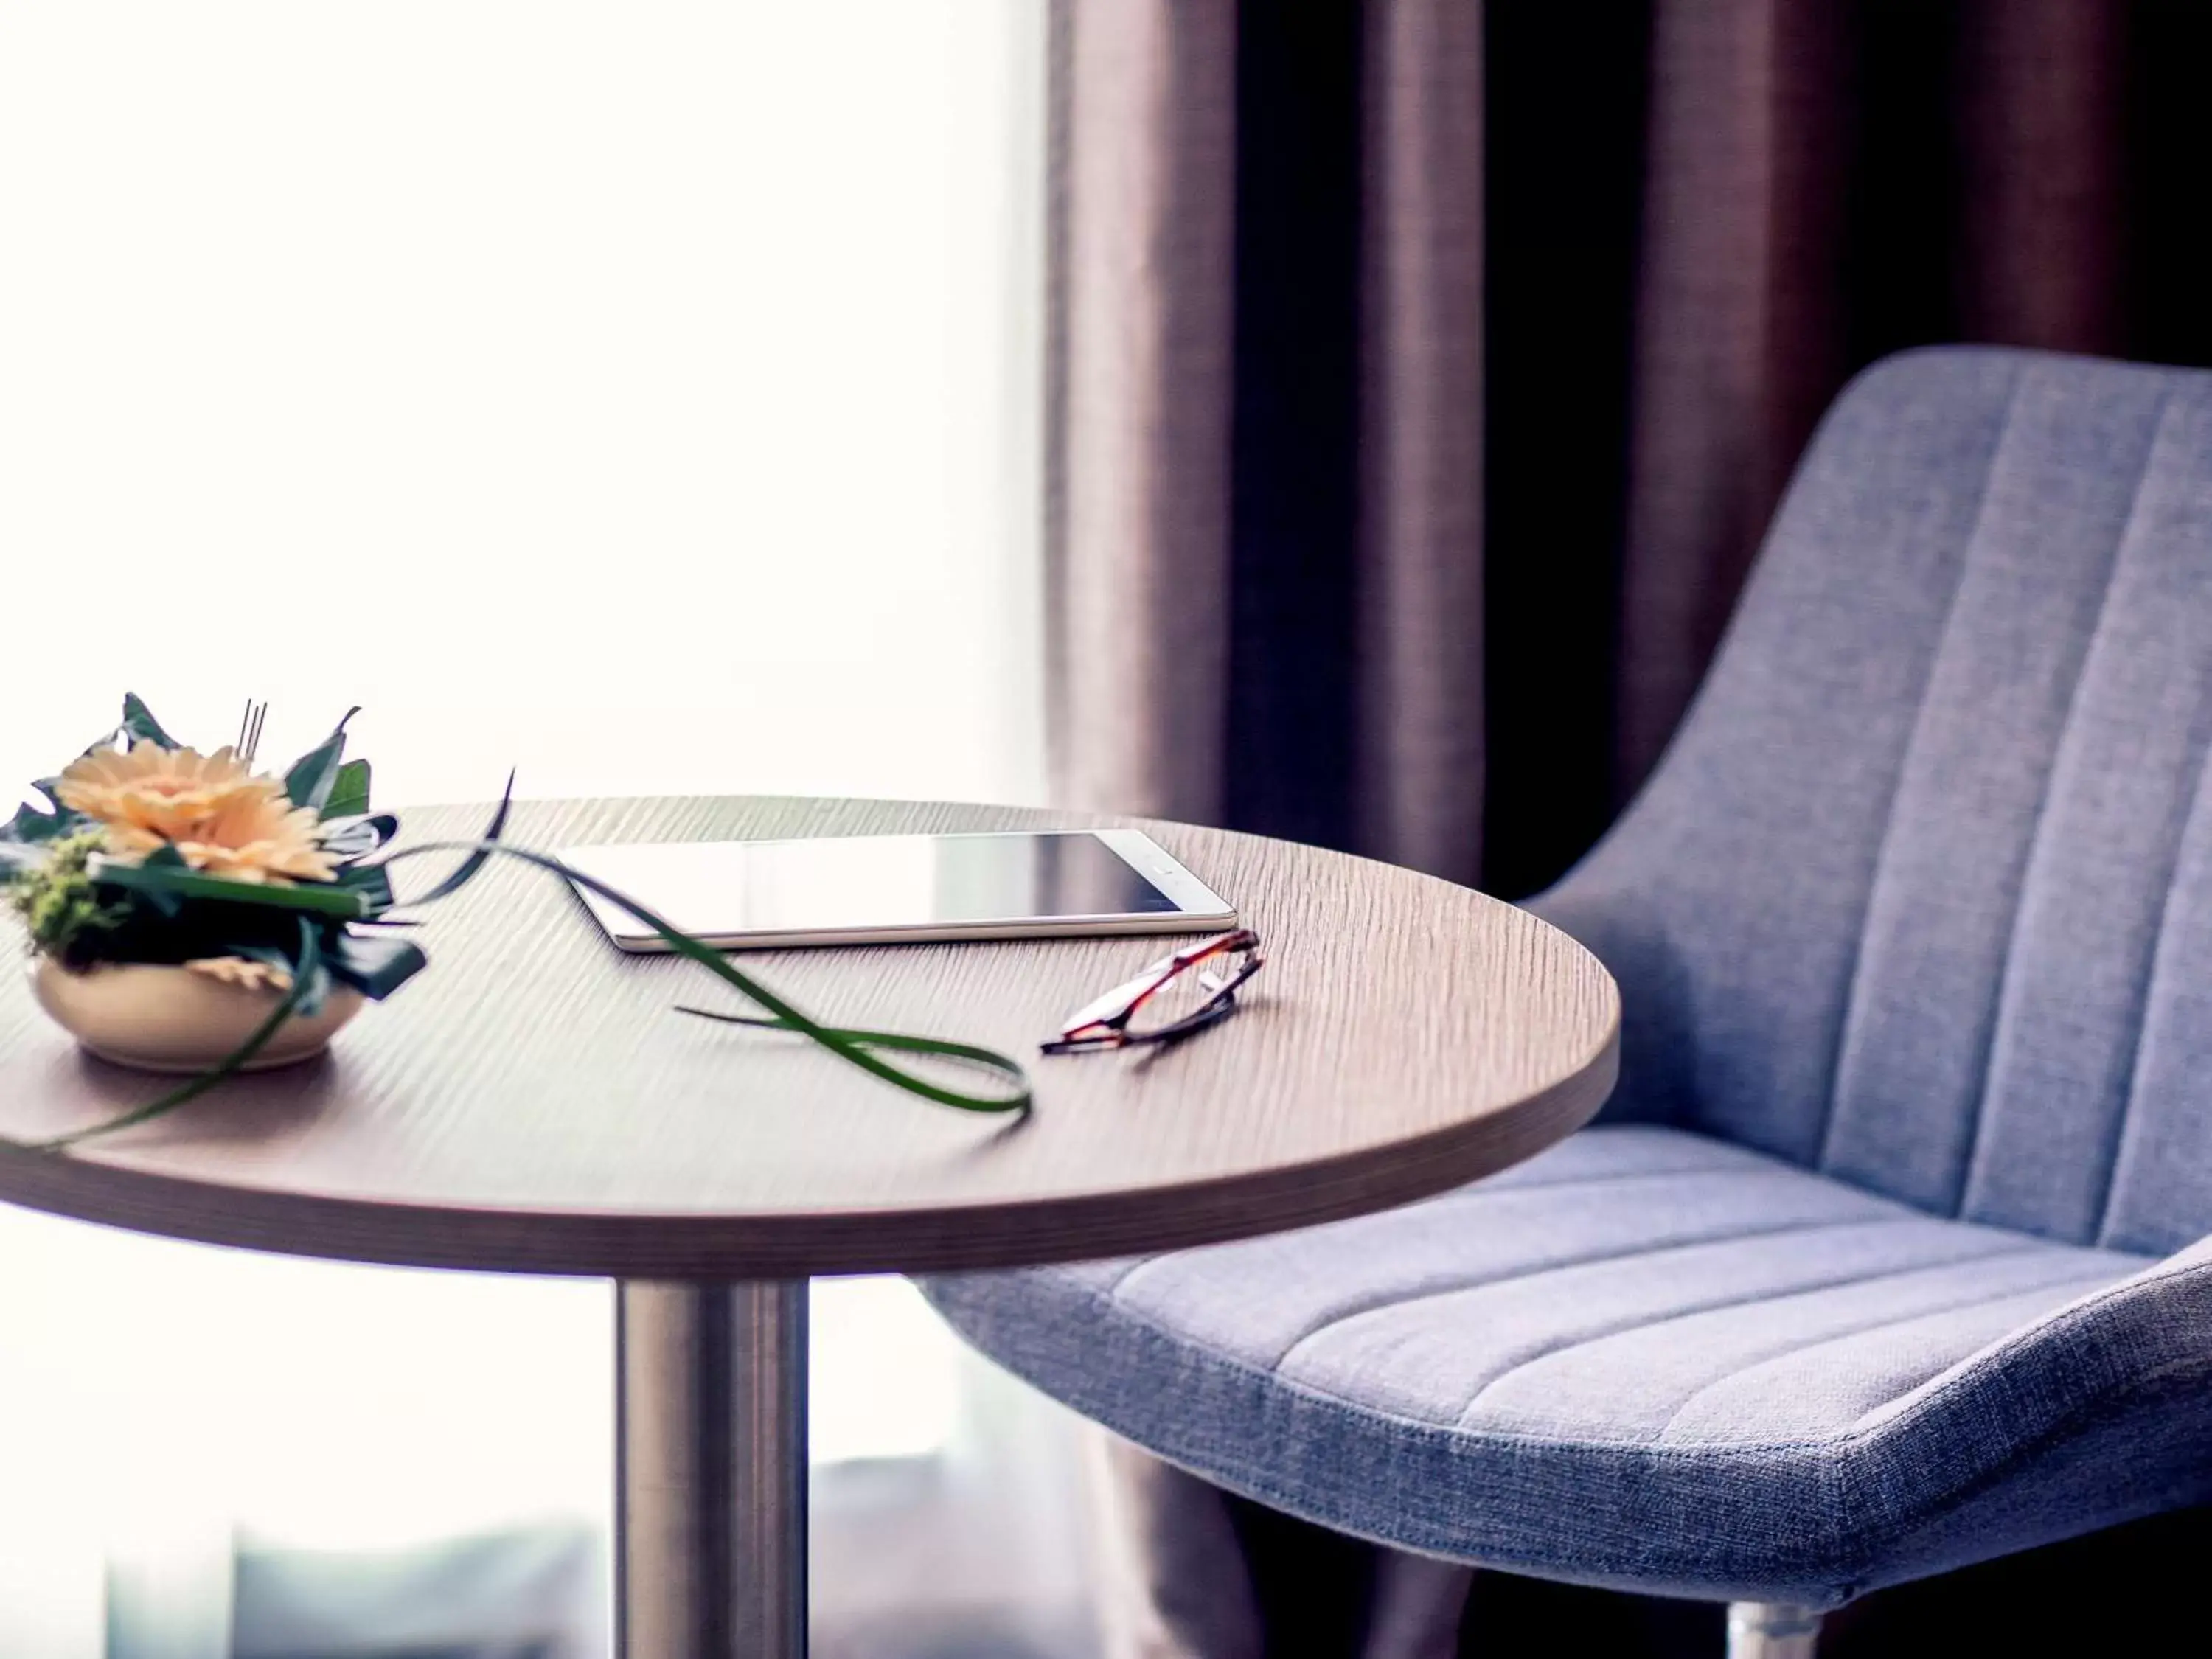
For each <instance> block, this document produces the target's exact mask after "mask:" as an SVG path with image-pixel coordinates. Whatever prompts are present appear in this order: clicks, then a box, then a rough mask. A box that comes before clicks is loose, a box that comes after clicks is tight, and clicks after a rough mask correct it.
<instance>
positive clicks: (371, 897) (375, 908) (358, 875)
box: [334, 864, 392, 921]
mask: <svg viewBox="0 0 2212 1659" xmlns="http://www.w3.org/2000/svg"><path fill="white" fill-rule="evenodd" d="M334 885H336V886H339V887H343V888H344V889H346V890H348V891H349V892H352V893H355V894H357V895H358V896H360V899H361V905H362V911H361V915H360V916H359V917H358V918H356V920H359V921H368V920H369V919H370V918H372V917H374V916H380V915H383V914H384V913H385V912H386V910H389V909H390V908H392V878H391V877H390V876H388V875H386V873H385V871H384V866H382V865H378V864H368V865H361V864H356V865H354V866H351V867H350V868H349V869H344V870H341V871H339V872H338V873H337V880H336V882H335V883H334Z"/></svg>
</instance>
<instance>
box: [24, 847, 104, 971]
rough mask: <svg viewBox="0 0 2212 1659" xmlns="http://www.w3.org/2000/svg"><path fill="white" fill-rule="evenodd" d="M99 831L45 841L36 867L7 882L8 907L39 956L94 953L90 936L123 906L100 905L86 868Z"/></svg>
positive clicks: (78, 957) (79, 956)
mask: <svg viewBox="0 0 2212 1659" xmlns="http://www.w3.org/2000/svg"><path fill="white" fill-rule="evenodd" d="M101 844H102V843H101V837H100V832H99V831H98V830H96V829H94V830H89V831H87V832H86V833H84V834H82V835H76V836H63V837H62V838H61V839H60V840H58V841H55V842H49V843H48V844H47V847H46V857H45V859H44V860H41V861H40V864H39V865H38V866H37V867H36V868H35V869H32V870H28V871H26V872H23V873H22V874H21V875H19V876H17V877H16V878H15V880H13V881H12V882H9V884H8V903H9V908H11V909H13V910H14V911H15V914H16V915H19V916H21V918H22V919H23V926H24V927H26V928H27V929H28V930H29V932H30V935H31V948H32V949H33V950H34V951H38V952H39V953H40V955H42V956H50V957H69V958H70V959H71V960H82V959H85V958H87V957H93V956H96V955H97V954H98V951H97V948H96V940H95V939H94V937H93V936H94V935H97V934H100V933H106V932H108V931H109V930H111V929H112V928H113V927H117V926H118V924H119V923H121V921H123V919H124V918H125V916H126V915H128V914H129V907H128V906H127V905H119V904H103V903H101V902H100V896H99V890H98V889H96V888H95V887H94V885H93V881H92V877H91V875H90V873H89V870H88V866H89V865H90V862H91V859H92V855H93V854H94V853H97V852H98V851H100V847H101Z"/></svg>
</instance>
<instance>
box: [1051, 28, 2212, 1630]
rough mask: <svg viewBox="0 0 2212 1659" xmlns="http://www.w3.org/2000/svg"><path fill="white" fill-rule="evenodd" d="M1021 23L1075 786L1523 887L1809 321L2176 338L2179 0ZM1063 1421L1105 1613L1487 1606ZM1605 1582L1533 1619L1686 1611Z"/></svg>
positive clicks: (2193, 65)
mask: <svg viewBox="0 0 2212 1659" xmlns="http://www.w3.org/2000/svg"><path fill="white" fill-rule="evenodd" d="M1053 41H1054V45H1053V66H1054V101H1053V137H1052V143H1053V148H1054V166H1053V169H1052V174H1053V179H1054V195H1053V200H1052V204H1051V206H1052V224H1053V249H1052V256H1051V264H1052V268H1053V287H1052V293H1051V296H1050V305H1049V308H1048V313H1049V316H1050V318H1051V331H1052V338H1051V343H1050V347H1049V351H1048V357H1049V362H1050V363H1051V385H1050V387H1049V392H1048V434H1049V439H1050V454H1049V456H1048V471H1047V477H1048V514H1049V523H1048V536H1047V542H1048V564H1049V573H1048V603H1049V607H1050V615H1049V617H1048V640H1049V643H1050V654H1051V670H1052V671H1051V675H1050V688H1051V696H1052V702H1053V707H1052V718H1051V731H1052V739H1053V761H1054V781H1055V787H1056V788H1057V789H1058V791H1059V793H1060V798H1061V799H1063V800H1065V801H1066V802H1067V803H1068V804H1070V805H1083V806H1091V807H1101V808H1111V809H1119V810H1124V811H1143V812H1151V813H1158V814H1162V815H1164V816H1169V817H1182V818H1191V819H1197V820H1200V821H1205V822H1209V823H1225V824H1229V825H1231V826H1234V827H1237V828H1242V829H1254V830H1258V831H1261V832H1264V833H1270V834H1277V835H1285V836H1294V837H1297V838H1300V839H1304V840H1310V841H1316V842H1324V843H1327V844H1332V845H1336V846H1340V847H1346V848H1351V849H1352V850H1356V851H1359V852H1364V853H1368V854H1373V855H1376V856H1379V857H1383V858H1387V859H1391V860H1398V861H1401V862H1404V863H1407V864H1410V865H1413V866H1417V867H1419V868H1423V869H1425V870H1429V871H1431V872H1435V873H1437V874H1440V875H1443V876H1447V877H1450V878H1457V879H1461V880H1468V881H1476V880H1480V881H1481V882H1483V883H1484V884H1486V885H1487V886H1489V887H1490V889H1491V890H1493V891H1498V892H1500V893H1502V894H1504V895H1506V896H1517V895H1519V894H1522V893H1526V892H1529V891H1532V890H1535V889H1537V888H1539V887H1541V885H1543V884H1545V883H1547V881H1549V880H1550V879H1552V878H1553V877H1555V876H1556V875H1558V874H1559V872H1562V871H1563V870H1564V869H1565V867H1566V866H1568V865H1569V864H1570V863H1571V861H1572V860H1573V859H1574V858H1575V857H1576V856H1577V854H1579V853H1580V852H1581V851H1582V849H1583V848H1584V847H1585V846H1586V845H1587V844H1588V843H1589V841H1590V840H1591V839H1592V838H1594V837H1595V836H1596V835H1597V834H1598V833H1599V832H1600V831H1601V829H1602V828H1603V826H1604V824H1605V823H1606V821H1607V817H1609V816H1610V814H1611V813H1612V812H1613V811H1614V810H1615V809H1616V808H1617V807H1618V806H1619V805H1620V804H1621V803H1622V802H1623V801H1625V800H1626V798H1627V797H1628V795H1629V794H1631V793H1632V792H1633V790H1634V788H1635V787H1636V786H1637V784H1638V782H1640V781H1641V780H1642V779H1643V777H1644V775H1646V774H1647V773H1648V772H1649V770H1650V768H1651V766H1652V764H1653V763H1654V762H1655V761H1656V758H1657V757H1658V755H1659V752H1660V751H1661V750H1662V748H1663V747H1664V745H1665V744H1666V742H1667V740H1668V737H1669V735H1670V734H1671V732H1672V731H1673V730H1674V726H1675V724H1676V722H1677V721H1678V720H1680V716H1681V714H1682V712H1683V710H1684V709H1685V708H1686V706H1687V704H1688V702H1689V701H1690V699H1691V698H1692V696H1694V694H1695V691H1696V689H1697V685H1698V683H1699V679H1700V678H1701V677H1702V675H1703V674H1704V671H1705V665H1706V664H1707V662H1708V661H1709V660H1710V659H1711V654H1712V652H1713V650H1714V647H1715V646H1716V644H1717V641H1718V640H1719V637H1720V635H1721V633H1722V631H1723V629H1724V627H1725V626H1726V623H1727V619H1728V617H1729V612H1730V611H1731V609H1732V607H1733V605H1734V603H1735V597H1736V593H1737V591H1738V588H1739V587H1740V586H1741V581H1742V579H1743V576H1744V574H1745V572H1746V570H1747V568H1748V567H1749V564H1750V562H1751V560H1752V557H1753V554H1754V552H1755V550H1756V548H1757V546H1758V544H1759V539H1760V538H1761V536H1762V535H1763V534H1764V532H1765V525H1766V522H1767V520H1768V519H1769V517H1770V516H1771V513H1772V510H1773V507H1774V506H1775V503H1776V501H1777V500H1778V497H1779V495H1780V493H1781V491H1782V490H1783V489H1784V486H1785V484H1786V483H1787V480H1788V477H1789V475H1790V471H1791V469H1792V467H1793V466H1794V465H1795V463H1796V458H1797V456H1798V453H1799V452H1800V451H1801V449H1802V447H1803V445H1804V442H1805V441H1806V439H1807V437H1808V435H1809V434H1810V432H1811V430H1812V428H1813V427H1814V424H1815V423H1816V422H1817V421H1818V419H1819V418H1820V413H1821V411H1822V410H1824V409H1825V407H1826V404H1828V402H1829V401H1830V400H1831V398H1832V397H1833V396H1834V394H1835V393H1836V392H1837V391H1838V390H1839V389H1840V387H1841V386H1842V385H1843V383H1844V380H1847V379H1848V378H1849V376H1850V374H1853V373H1854V372H1856V370H1857V369H1858V368H1861V367H1863V366H1864V365H1865V364H1867V363H1869V362H1872V361H1874V360H1875V359H1876V358H1878V357H1881V356H1885V355H1887V354H1888V353H1890V352H1892V351H1894V350H1897V349H1902V348H1905V347H1908V346H1911V345H1915V344H1919V343H1934V342H1939V341H1952V340H1980V341H1989V342H1994V343H2008V344H2020V345H2030V346H2039V347H2045V348H2050V349H2059V350H2069V351H2081V352H2092V353H2103V354H2111V355H2125V356H2138V357H2142V358H2147V359H2150V360H2153V361H2163V362H2180V363H2197V364H2203V363H2208V362H2212V303H2208V298H2207V296H2212V252H2208V249H2207V239H2206V237H2205V234H2204V232H2203V228H2202V224H2201V221H2202V220H2203V200H2202V182H2201V181H2202V178H2203V167H2204V161H2205V158H2206V157H2207V156H2208V155H2212V100H2208V99H2206V98H2205V97H2204V96H2203V89H2202V86H2201V80H2202V66H2203V64H2205V63H2206V62H2208V61H2212V7H2203V6H2199V5H2196V4H2192V3H2181V0H1912V3H1900V0H1641V3H1628V4H1622V5H1617V6H1616V5H1608V6H1604V7H1577V6H1544V5H1539V4H1533V3H1532V4H1528V5H1511V4H1503V3H1492V4H1490V5H1488V6H1485V5H1483V4H1482V3H1480V0H1301V3H1299V4H1297V5H1294V6H1293V5H1265V4H1261V3H1258V0H1248V3H1244V4H1243V5H1239V4H1237V3H1235V0H1054V33H1053ZM1109 1465H1110V1468H1111V1469H1112V1475H1111V1478H1110V1479H1109V1480H1108V1482H1107V1489H1108V1491H1109V1492H1110V1493H1111V1494H1112V1497H1113V1500H1114V1505H1115V1508H1114V1516H1115V1519H1114V1522H1113V1527H1112V1528H1111V1530H1112V1532H1113V1535H1114V1536H1115V1538H1116V1539H1118V1540H1119V1541H1120V1543H1121V1548H1120V1549H1119V1550H1118V1552H1117V1553H1115V1557H1114V1559H1116V1560H1118V1561H1119V1562H1120V1563H1121V1568H1120V1570H1119V1571H1117V1573H1116V1575H1115V1578H1114V1581H1113V1585H1112V1589H1111V1594H1112V1595H1113V1597H1114V1599H1115V1613H1114V1616H1113V1618H1112V1619H1111V1620H1110V1623H1111V1625H1112V1627H1113V1629H1114V1630H1115V1632H1117V1637H1116V1643H1115V1652H1116V1653H1117V1654H1138V1653H1141V1654H1145V1655H1148V1656H1157V1659H1169V1656H1188V1659H1231V1656H1238V1659H1242V1656H1246V1655H1257V1654H1260V1653H1263V1652H1264V1653H1267V1654H1269V1655H1275V1654H1279V1653H1299V1654H1305V1653H1311V1654H1316V1655H1321V1654H1329V1655H1337V1654H1341V1655H1346V1656H1350V1655H1355V1654H1358V1655H1365V1656H1370V1659H1384V1656H1390V1659H1397V1656H1405V1659H1442V1656H1444V1655H1447V1654H1449V1653H1451V1652H1453V1651H1454V1648H1455V1642H1456V1641H1459V1640H1461V1639H1464V1640H1465V1641H1466V1642H1467V1644H1468V1647H1467V1650H1468V1651H1470V1652H1472V1651H1474V1650H1477V1648H1478V1647H1479V1648H1480V1650H1483V1651H1486V1652H1487V1651H1498V1652H1505V1651H1511V1650H1514V1648H1513V1646H1512V1643H1513V1641H1514V1639H1515V1638H1514V1634H1513V1632H1510V1630H1506V1629H1504V1628H1502V1627H1492V1628H1486V1629H1485V1630H1484V1631H1481V1632H1477V1631H1474V1629H1473V1628H1472V1626H1474V1624H1475V1623H1477V1622H1480V1621H1485V1620H1487V1621H1489V1624H1490V1625H1491V1626H1498V1620H1500V1619H1504V1618H1508V1617H1509V1615H1510V1609H1511V1607H1513V1606H1514V1605H1515V1601H1514V1598H1513V1597H1512V1596H1511V1595H1501V1594H1498V1593H1495V1592H1491V1591H1485V1590H1482V1587H1481V1585H1480V1584H1478V1585H1477V1586H1476V1587H1475V1588H1476V1589H1477V1590H1478V1591H1479V1592H1480V1593H1478V1594H1475V1595H1473V1597H1472V1599H1471V1600H1470V1599H1469V1579H1468V1575H1467V1574H1466V1573H1465V1572H1464V1571H1462V1570H1459V1569H1453V1568H1448V1567H1440V1566H1437V1565H1436V1564H1432V1563H1417V1562H1414V1561H1413V1560H1412V1559H1410V1558H1400V1557H1396V1556H1394V1555H1391V1554H1389V1553H1378V1552H1374V1551H1370V1550H1369V1549H1368V1548H1367V1547H1364V1546H1357V1545H1352V1544H1351V1543H1350V1542H1349V1541H1343V1540H1327V1539H1318V1538H1311V1537H1303V1536H1302V1534H1300V1532H1299V1528H1298V1523H1296V1522H1290V1521H1288V1520H1286V1519H1284V1518H1282V1517H1273V1519H1267V1518H1266V1516H1265V1511H1263V1510H1261V1509H1260V1508H1259V1507H1258V1506H1257V1505H1254V1504H1249V1503H1248V1502H1246V1501H1245V1500H1242V1499H1235V1500H1232V1499H1230V1498H1226V1497H1225V1495H1223V1494H1221V1493H1218V1492H1215V1491H1213V1490H1212V1488H1209V1487H1207V1486H1204V1485H1203V1484H1202V1483H1200V1482H1199V1481H1197V1480H1194V1479H1193V1478H1192V1477H1189V1476H1187V1475H1183V1474H1178V1473H1176V1472H1175V1471H1172V1470H1169V1469H1166V1468H1164V1467H1163V1466H1159V1465H1157V1464H1153V1463H1152V1462H1150V1461H1149V1460H1148V1459H1146V1458H1145V1457H1144V1456H1143V1455H1141V1454H1140V1453H1138V1452H1136V1451H1134V1450H1133V1449H1128V1448H1122V1449H1119V1450H1118V1451H1117V1452H1116V1453H1115V1455H1114V1456H1113V1458H1112V1459H1111V1460H1109ZM1485 1582H1486V1583H1487V1582H1490V1581H1485ZM1507 1582H1509V1583H1510V1581H1507ZM1577 1597H1580V1598H1582V1599H1581V1601H1579V1602H1578V1601H1577ZM1603 1601H1605V1598H1603V1597H1601V1596H1600V1595H1599V1594H1598V1593H1597V1592H1569V1591H1559V1592H1557V1593H1556V1595H1553V1596H1552V1597H1551V1599H1548V1600H1546V1601H1543V1602H1542V1603H1541V1624H1540V1625H1538V1626H1534V1627H1533V1628H1535V1629H1537V1630H1540V1631H1541V1638H1542V1639H1543V1640H1544V1641H1545V1642H1546V1644H1547V1646H1557V1645H1558V1644H1559V1641H1560V1639H1561V1638H1565V1639H1566V1640H1567V1643H1568V1644H1569V1645H1570V1646H1572V1645H1574V1642H1575V1632H1576V1630H1577V1624H1576V1620H1577V1618H1578V1617H1582V1618H1584V1619H1586V1620H1594V1621H1595V1623H1592V1624H1590V1625H1589V1628H1599V1627H1602V1628H1603V1629H1605V1630H1606V1631H1607V1632H1610V1639H1613V1640H1614V1642H1615V1645H1614V1647H1613V1649H1612V1650H1613V1651H1618V1652H1622V1653H1635V1652H1650V1653H1654V1654H1657V1653H1662V1652H1674V1651H1680V1652H1685V1653H1687V1652H1705V1651H1710V1650H1715V1648H1716V1645H1717V1642H1718V1639H1719V1632H1718V1625H1717V1613H1712V1612H1711V1610H1700V1609H1696V1608H1681V1607H1674V1608H1671V1609H1661V1610H1659V1611H1658V1612H1652V1613H1648V1615H1647V1614H1645V1613H1639V1614H1638V1617H1637V1618H1636V1619H1634V1620H1627V1621H1626V1622H1624V1620H1623V1618H1622V1616H1621V1615H1620V1613H1619V1610H1618V1608H1615V1609H1614V1610H1613V1612H1611V1613H1604V1612H1602V1611H1601V1610H1600V1603H1601V1602H1603ZM1881 1601H1882V1598H1881V1596H1876V1597H1874V1598H1871V1599H1870V1601H1869V1603H1868V1604H1866V1605H1864V1606H1863V1607H1860V1608H1857V1609H1855V1610H1854V1619H1853V1620H1841V1621H1838V1624H1837V1626H1836V1629H1835V1631H1834V1632H1833V1640H1832V1641H1827V1640H1824V1646H1823V1651H1824V1652H1826V1651H1827V1650H1828V1648H1829V1647H1830V1646H1834V1647H1835V1648H1836V1649H1837V1650H1838V1652H1840V1653H1844V1654H1846V1655H1847V1654H1849V1653H1850V1652H1851V1651H1853V1648H1852V1647H1851V1645H1850V1644H1851V1641H1852V1639H1853V1638H1852V1635H1851V1632H1852V1631H1853V1630H1854V1629H1859V1628H1865V1629H1871V1630H1879V1629H1881V1628H1882V1626H1881V1611H1880V1607H1879V1606H1878V1605H1875V1604H1878V1603H1880V1602H1881ZM1463 1603H1464V1604H1465V1606H1466V1607H1467V1612H1466V1615H1465V1619H1466V1622H1467V1624H1468V1626H1469V1628H1468V1631H1467V1632H1465V1633H1464V1637H1463V1638H1462V1634H1461V1633H1460V1632H1459V1630H1458V1626H1459V1623H1460V1620H1461V1608H1462V1604H1463ZM1577 1607H1580V1608H1581V1609H1582V1611H1581V1612H1580V1613H1577ZM1708 1614H1711V1616H1710V1617H1708V1616H1707V1615H1708ZM1854 1620H1856V1623H1855V1622H1854ZM1637 1632H1642V1634H1640V1635H1639V1634H1638V1633H1637ZM1523 1634H1524V1635H1525V1634H1527V1632H1523ZM1639 1642H1640V1643H1643V1644H1644V1645H1642V1646H1638V1643H1639ZM1861 1650H1863V1651H1876V1650H1879V1646H1878V1644H1876V1645H1874V1646H1869V1647H1867V1648H1864V1649H1861Z"/></svg>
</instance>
